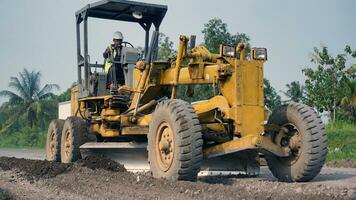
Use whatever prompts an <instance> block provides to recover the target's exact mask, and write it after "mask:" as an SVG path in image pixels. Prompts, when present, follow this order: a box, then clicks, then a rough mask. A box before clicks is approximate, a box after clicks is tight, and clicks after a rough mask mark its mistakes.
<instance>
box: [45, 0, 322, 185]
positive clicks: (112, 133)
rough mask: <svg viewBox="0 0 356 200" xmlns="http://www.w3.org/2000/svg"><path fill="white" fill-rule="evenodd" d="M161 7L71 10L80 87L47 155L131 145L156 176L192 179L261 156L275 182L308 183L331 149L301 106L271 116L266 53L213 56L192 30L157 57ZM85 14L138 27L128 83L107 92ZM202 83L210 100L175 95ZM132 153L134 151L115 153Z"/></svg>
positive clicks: (127, 54)
mask: <svg viewBox="0 0 356 200" xmlns="http://www.w3.org/2000/svg"><path fill="white" fill-rule="evenodd" d="M166 11H167V6H164V5H155V4H147V3H141V2H133V1H123V0H103V1H99V2H97V3H93V4H89V5H87V6H85V7H84V8H82V9H81V10H79V11H77V12H76V30H77V56H78V66H77V69H78V82H77V83H78V84H77V85H76V86H75V87H73V88H72V93H71V102H70V104H71V105H70V108H71V111H70V112H71V115H70V116H68V117H67V118H66V119H65V120H63V119H55V120H53V121H52V122H51V124H50V126H49V130H48V136H47V145H46V152H47V159H48V160H50V161H61V162H63V163H69V162H74V161H76V160H77V159H80V158H81V157H82V154H84V153H85V152H86V151H93V152H96V153H98V152H100V153H103V152H104V151H106V153H114V152H115V150H117V149H125V148H126V149H128V148H133V149H132V150H133V151H135V150H138V151H139V150H141V152H142V151H144V152H143V153H142V155H141V156H142V157H145V153H146V155H147V156H148V163H149V169H150V171H151V173H152V175H153V176H154V177H156V178H166V179H171V180H189V181H195V180H196V179H197V174H198V172H199V171H200V170H203V169H205V170H230V171H244V172H246V173H248V174H257V173H258V172H259V169H260V163H259V158H260V157H261V156H264V157H265V159H266V160H267V164H268V167H269V169H270V170H271V172H272V174H273V175H274V176H275V177H277V178H278V179H279V180H280V181H289V182H291V181H309V180H311V179H313V178H314V177H315V176H316V175H317V174H318V173H319V172H320V170H321V168H322V166H323V164H324V162H325V157H326V154H327V136H326V133H325V128H324V125H323V123H322V121H321V120H320V117H319V116H318V114H317V113H316V112H315V111H314V110H313V109H312V108H310V107H308V106H306V105H303V104H301V103H294V102H292V103H289V104H287V105H283V106H280V107H279V108H277V109H276V110H274V111H273V112H272V113H271V114H269V111H267V109H266V108H265V105H264V93H263V89H264V84H263V64H264V62H265V61H266V60H267V52H266V49H265V48H251V52H250V56H246V54H247V53H246V52H245V51H246V48H245V45H243V44H239V45H237V46H232V45H225V44H221V45H220V53H219V54H213V53H211V52H209V50H208V49H207V48H205V47H204V46H202V45H198V46H195V36H191V37H188V36H180V38H179V46H178V51H177V54H176V56H174V57H172V58H170V59H168V60H164V61H158V60H157V59H156V58H157V50H158V37H159V27H160V24H161V22H162V20H163V18H164V16H165V14H166ZM89 17H94V18H101V19H110V20H120V21H126V22H133V23H137V24H139V25H140V26H141V27H142V28H143V29H144V31H145V47H144V51H143V52H140V51H139V50H138V49H137V48H134V46H133V45H132V44H131V43H129V42H124V43H123V44H124V46H123V47H122V54H121V59H120V61H119V63H120V64H121V65H122V66H123V73H124V75H125V85H117V87H112V88H111V89H110V90H108V89H106V78H105V77H106V74H105V73H103V72H97V71H96V69H98V68H99V69H100V68H103V65H100V64H91V63H89V55H88V18H89ZM82 23H83V31H84V37H83V41H84V44H83V55H82V49H81V47H82V45H81V31H80V30H81V29H80V24H82ZM152 25H153V27H154V30H153V31H150V30H151V27H152ZM150 33H151V34H152V37H151V40H149V36H150ZM188 43H189V44H188ZM108 59H110V60H109V61H110V62H112V63H115V62H117V61H114V60H113V59H111V58H108ZM112 67H115V65H112ZM82 69H84V70H83V71H82ZM93 69H94V71H93ZM121 73H122V72H121ZM113 78H114V85H115V80H116V79H115V76H114V77H113ZM199 84H210V85H212V86H213V87H211V88H214V91H213V92H214V94H215V96H214V97H212V98H210V99H206V100H203V101H198V102H192V103H189V102H186V101H183V100H181V99H178V98H177V88H178V87H180V86H182V85H186V86H187V88H188V90H190V92H187V93H186V94H187V95H191V94H192V91H194V86H196V85H199ZM146 148H147V151H146ZM136 158H137V159H139V158H138V157H137V155H134V153H132V154H128V155H119V159H133V160H135V159H136ZM146 162H147V161H146Z"/></svg>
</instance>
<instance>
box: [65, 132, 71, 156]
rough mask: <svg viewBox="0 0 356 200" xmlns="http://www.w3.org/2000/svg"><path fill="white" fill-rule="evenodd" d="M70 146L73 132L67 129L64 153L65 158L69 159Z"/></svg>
mask: <svg viewBox="0 0 356 200" xmlns="http://www.w3.org/2000/svg"><path fill="white" fill-rule="evenodd" d="M70 147H71V134H70V131H69V130H68V131H66V133H65V140H64V155H65V159H66V160H68V158H69V155H70Z"/></svg>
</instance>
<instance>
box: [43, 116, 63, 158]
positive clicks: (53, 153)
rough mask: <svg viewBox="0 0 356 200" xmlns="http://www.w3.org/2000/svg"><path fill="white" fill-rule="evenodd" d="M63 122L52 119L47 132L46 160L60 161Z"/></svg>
mask: <svg viewBox="0 0 356 200" xmlns="http://www.w3.org/2000/svg"><path fill="white" fill-rule="evenodd" d="M63 125H64V120H62V119H54V120H52V121H51V123H50V124H49V127H48V132H47V141H46V160H48V161H55V162H60V161H61V138H62V130H63Z"/></svg>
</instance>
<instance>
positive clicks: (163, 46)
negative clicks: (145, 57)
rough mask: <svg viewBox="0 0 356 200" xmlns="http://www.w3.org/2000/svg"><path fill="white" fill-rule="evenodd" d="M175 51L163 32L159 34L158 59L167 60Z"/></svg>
mask: <svg viewBox="0 0 356 200" xmlns="http://www.w3.org/2000/svg"><path fill="white" fill-rule="evenodd" d="M174 53H175V51H174V49H173V42H172V41H171V40H170V39H169V37H168V36H166V35H165V34H164V33H160V34H159V41H158V54H157V59H158V60H167V59H168V58H169V57H170V56H171V55H172V54H174Z"/></svg>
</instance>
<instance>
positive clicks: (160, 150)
mask: <svg viewBox="0 0 356 200" xmlns="http://www.w3.org/2000/svg"><path fill="white" fill-rule="evenodd" d="M155 146H156V155H157V156H156V159H157V163H158V166H159V168H160V169H161V170H162V171H164V172H167V171H168V170H169V168H170V167H171V165H172V163H173V157H174V135H173V131H172V129H171V127H170V126H169V124H168V123H167V122H163V123H161V124H160V125H159V127H158V129H157V137H156V144H155Z"/></svg>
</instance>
